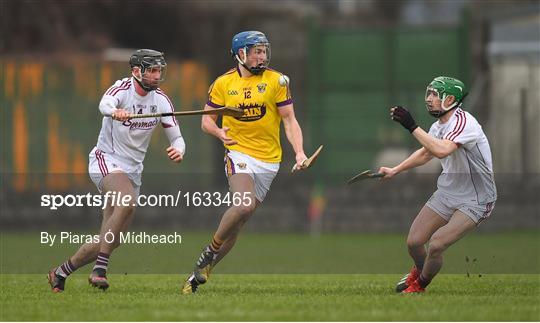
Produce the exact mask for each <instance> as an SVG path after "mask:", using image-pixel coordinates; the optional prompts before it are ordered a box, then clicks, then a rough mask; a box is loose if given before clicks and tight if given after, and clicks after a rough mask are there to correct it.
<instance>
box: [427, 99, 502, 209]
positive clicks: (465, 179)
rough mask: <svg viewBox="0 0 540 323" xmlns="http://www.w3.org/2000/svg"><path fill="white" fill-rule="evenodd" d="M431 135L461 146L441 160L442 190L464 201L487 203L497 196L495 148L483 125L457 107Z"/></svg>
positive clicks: (437, 125) (439, 185)
mask: <svg viewBox="0 0 540 323" xmlns="http://www.w3.org/2000/svg"><path fill="white" fill-rule="evenodd" d="M429 134H430V135H432V136H434V137H436V138H439V139H448V140H451V141H453V142H455V143H456V144H457V145H458V146H459V148H458V149H457V150H455V151H454V152H453V153H452V154H450V155H448V156H446V157H445V158H442V159H441V164H442V168H443V170H442V173H441V175H440V176H439V179H438V181H437V187H438V190H439V191H441V192H444V193H446V194H447V195H450V196H452V197H454V198H457V199H459V200H461V201H464V202H477V203H478V204H486V203H489V202H494V201H495V200H496V199H497V188H496V186H495V180H494V175H493V165H492V160H491V150H490V147H489V142H488V139H487V137H486V135H485V134H484V131H483V130H482V126H481V125H480V124H479V123H478V121H476V119H475V118H474V117H473V116H472V115H471V114H470V113H468V112H466V111H463V110H462V109H460V108H457V109H456V111H454V113H452V116H451V117H450V119H449V120H448V121H447V122H446V123H440V121H436V122H435V123H433V125H432V126H431V128H430V130H429Z"/></svg>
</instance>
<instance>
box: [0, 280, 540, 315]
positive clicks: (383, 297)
mask: <svg viewBox="0 0 540 323" xmlns="http://www.w3.org/2000/svg"><path fill="white" fill-rule="evenodd" d="M86 278H87V277H86V275H82V274H75V275H72V277H70V278H69V280H68V282H67V285H66V292H64V293H62V294H53V293H51V291H50V289H49V288H48V285H47V283H46V278H45V275H32V274H16V275H2V277H1V279H2V297H1V303H2V309H1V316H0V319H1V320H3V321H4V320H8V321H21V320H24V321H32V320H38V321H69V320H71V321H88V320H90V321H185V320H188V321H261V320H263V321H276V320H278V321H364V320H368V321H378V320H385V321H393V320H399V321H426V320H427V321H454V320H457V321H469V320H473V321H483V320H487V321H513V320H519V321H538V320H540V308H539V306H540V305H539V304H540V299H539V295H540V285H539V278H538V275H484V276H482V277H478V276H475V277H472V276H471V277H466V276H464V275H441V276H439V277H437V278H436V280H435V281H434V282H433V283H432V285H431V286H430V287H429V288H428V291H427V292H426V293H425V294H421V295H399V294H396V293H395V292H394V291H393V286H394V284H395V283H396V280H398V279H399V278H400V277H399V276H398V275H353V274H349V275H325V274H319V275H302V274H289V275H287V274H283V275H263V274H256V275H235V274H229V275H214V276H213V277H211V280H210V281H209V282H208V283H207V284H206V285H204V286H202V287H201V289H200V292H199V293H198V294H196V295H187V296H186V295H181V294H180V286H181V282H182V280H183V279H184V277H183V276H180V275H144V274H138V275H129V274H128V275H121V274H117V275H110V282H111V288H109V290H108V291H106V292H102V291H100V290H97V289H94V288H92V287H90V286H89V285H88V283H87V281H86Z"/></svg>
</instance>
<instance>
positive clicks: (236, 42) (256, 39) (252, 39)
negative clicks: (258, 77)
mask: <svg viewBox="0 0 540 323" xmlns="http://www.w3.org/2000/svg"><path fill="white" fill-rule="evenodd" d="M256 45H262V46H266V61H265V62H264V63H261V64H259V65H257V66H254V67H248V66H247V65H246V60H247V53H248V50H249V49H250V48H251V47H253V46H256ZM240 49H243V50H244V60H243V61H242V59H240V55H239V52H240ZM231 54H232V56H233V57H234V58H235V59H236V60H237V61H238V62H239V63H240V64H242V66H244V67H245V68H246V69H247V70H249V71H250V72H251V73H252V74H261V73H262V72H263V71H264V70H265V69H266V68H267V67H268V64H270V42H269V41H268V39H267V38H266V36H265V35H264V34H263V33H262V32H260V31H243V32H241V33H238V34H236V35H234V37H233V39H232V46H231Z"/></svg>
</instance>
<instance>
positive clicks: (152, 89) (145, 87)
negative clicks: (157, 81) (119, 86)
mask: <svg viewBox="0 0 540 323" xmlns="http://www.w3.org/2000/svg"><path fill="white" fill-rule="evenodd" d="M131 75H132V76H133V78H134V79H135V81H137V83H139V85H140V86H141V87H142V88H143V90H145V91H146V92H150V91H154V90H155V89H157V87H156V88H153V87H150V86H148V85H144V84H143V82H142V77H141V79H139V78H138V77H137V75H135V72H131Z"/></svg>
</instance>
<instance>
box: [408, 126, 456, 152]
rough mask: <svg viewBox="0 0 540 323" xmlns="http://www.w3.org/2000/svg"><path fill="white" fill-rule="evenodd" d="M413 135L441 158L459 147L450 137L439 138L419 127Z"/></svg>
mask: <svg viewBox="0 0 540 323" xmlns="http://www.w3.org/2000/svg"><path fill="white" fill-rule="evenodd" d="M412 134H413V136H414V137H415V138H416V140H418V142H419V143H420V144H421V145H422V146H423V147H424V148H425V149H426V150H428V151H429V152H430V153H431V154H432V155H433V156H435V157H437V158H439V159H441V158H444V157H446V156H448V155H450V154H451V153H453V152H454V151H455V150H456V149H458V148H459V147H458V145H457V144H456V143H455V142H453V141H451V140H448V139H438V138H435V137H433V136H432V135H430V134H428V133H427V132H425V131H424V129H422V128H420V127H418V128H416V129H415V130H414V131H413V133H412Z"/></svg>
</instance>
